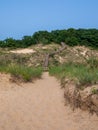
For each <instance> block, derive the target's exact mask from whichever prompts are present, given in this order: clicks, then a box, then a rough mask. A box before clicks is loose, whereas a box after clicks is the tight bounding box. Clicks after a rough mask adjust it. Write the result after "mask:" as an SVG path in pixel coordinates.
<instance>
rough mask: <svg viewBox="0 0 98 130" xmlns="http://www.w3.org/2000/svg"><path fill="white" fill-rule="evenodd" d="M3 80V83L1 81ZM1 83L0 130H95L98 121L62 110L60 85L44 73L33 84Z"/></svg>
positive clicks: (66, 107)
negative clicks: (3, 84)
mask: <svg viewBox="0 0 98 130" xmlns="http://www.w3.org/2000/svg"><path fill="white" fill-rule="evenodd" d="M2 80H5V79H2ZM2 83H3V81H1V82H0V87H1V88H2V89H0V130H98V117H96V116H95V115H93V116H91V115H89V114H88V113H87V112H82V111H81V110H76V111H75V112H73V111H72V110H71V109H70V108H69V107H68V106H64V104H65V102H64V96H63V95H64V94H63V89H61V88H60V85H59V82H58V81H57V80H56V79H55V78H54V77H50V76H49V75H48V73H44V74H43V76H42V79H40V80H37V81H35V82H34V83H25V84H22V85H21V86H18V85H16V86H15V84H13V83H10V82H8V80H7V81H6V83H5V85H6V86H5V87H6V88H7V86H9V85H10V84H11V86H12V87H9V88H8V89H3V87H4V86H3V87H2Z"/></svg>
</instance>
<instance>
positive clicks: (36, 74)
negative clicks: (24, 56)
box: [0, 64, 42, 81]
mask: <svg viewBox="0 0 98 130" xmlns="http://www.w3.org/2000/svg"><path fill="white" fill-rule="evenodd" d="M0 72H4V73H10V74H11V75H12V76H13V77H16V78H17V79H22V80H24V81H31V80H32V79H35V78H40V77H41V74H42V68H41V67H38V68H34V67H28V66H24V65H18V64H10V65H3V66H0Z"/></svg>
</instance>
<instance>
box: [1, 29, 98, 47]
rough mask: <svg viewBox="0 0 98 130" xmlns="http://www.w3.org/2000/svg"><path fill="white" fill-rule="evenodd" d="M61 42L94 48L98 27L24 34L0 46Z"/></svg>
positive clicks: (97, 43)
mask: <svg viewBox="0 0 98 130" xmlns="http://www.w3.org/2000/svg"><path fill="white" fill-rule="evenodd" d="M52 42H54V43H57V44H60V43H61V42H65V43H66V44H67V45H69V46H76V45H85V46H90V47H93V48H98V29H73V28H70V29H68V30H54V31H51V32H48V31H38V32H35V33H34V34H33V35H32V36H24V37H23V38H22V39H21V40H15V39H13V38H7V39H5V40H4V41H0V47H3V48H5V47H9V48H12V49H13V48H25V47H28V46H31V45H34V44H39V43H43V44H50V43H52Z"/></svg>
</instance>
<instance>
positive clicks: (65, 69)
mask: <svg viewBox="0 0 98 130" xmlns="http://www.w3.org/2000/svg"><path fill="white" fill-rule="evenodd" d="M89 60H90V59H89ZM96 62H98V61H97V60H96ZM49 73H50V74H51V75H54V76H56V77H57V78H59V79H61V81H62V82H64V81H63V80H65V78H68V79H70V80H73V81H75V83H76V84H77V86H78V87H80V88H81V86H82V87H84V86H88V85H92V84H96V83H98V67H94V65H93V67H92V62H89V64H88V63H87V64H78V63H71V62H70V63H66V64H63V65H60V66H54V67H50V69H49Z"/></svg>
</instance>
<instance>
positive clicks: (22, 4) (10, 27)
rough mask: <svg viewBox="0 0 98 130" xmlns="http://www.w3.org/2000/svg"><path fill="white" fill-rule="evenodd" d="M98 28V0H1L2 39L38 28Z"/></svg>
mask: <svg viewBox="0 0 98 130" xmlns="http://www.w3.org/2000/svg"><path fill="white" fill-rule="evenodd" d="M68 28H76V29H77V28H97V29H98V0H0V39H2V40H3V39H5V38H8V37H13V38H15V39H20V38H22V37H23V36H24V35H32V34H33V33H34V32H35V31H39V30H48V31H51V30H56V29H68Z"/></svg>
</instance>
